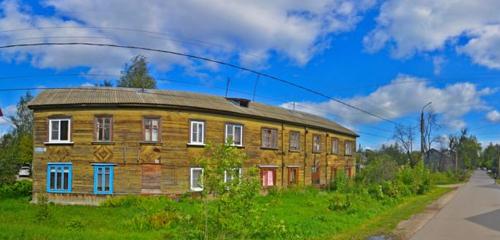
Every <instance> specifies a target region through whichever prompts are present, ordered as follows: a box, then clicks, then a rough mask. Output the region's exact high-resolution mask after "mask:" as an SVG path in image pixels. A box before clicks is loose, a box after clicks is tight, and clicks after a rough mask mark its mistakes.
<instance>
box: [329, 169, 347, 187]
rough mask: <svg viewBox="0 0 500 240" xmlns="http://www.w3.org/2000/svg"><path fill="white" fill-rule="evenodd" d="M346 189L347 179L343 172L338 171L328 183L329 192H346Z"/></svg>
mask: <svg viewBox="0 0 500 240" xmlns="http://www.w3.org/2000/svg"><path fill="white" fill-rule="evenodd" d="M348 188H349V178H348V177H347V175H346V174H345V172H344V171H339V172H338V173H337V174H336V175H335V177H334V178H333V180H332V182H331V183H330V190H332V191H336V192H347V190H348Z"/></svg>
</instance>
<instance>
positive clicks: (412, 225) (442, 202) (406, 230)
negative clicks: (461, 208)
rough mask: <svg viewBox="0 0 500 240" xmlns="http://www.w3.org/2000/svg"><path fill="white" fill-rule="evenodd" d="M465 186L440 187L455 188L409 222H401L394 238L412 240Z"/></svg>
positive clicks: (394, 232)
mask: <svg viewBox="0 0 500 240" xmlns="http://www.w3.org/2000/svg"><path fill="white" fill-rule="evenodd" d="M464 185H465V183H463V184H454V185H450V186H439V187H450V188H453V190H451V191H450V192H447V193H445V194H444V195H443V196H441V197H440V198H439V199H437V200H436V201H434V202H432V203H431V204H429V205H428V206H427V207H426V208H425V210H424V211H422V212H421V213H417V214H415V215H413V216H411V217H410V218H409V219H408V220H404V221H401V222H400V223H399V224H398V225H397V227H396V229H395V230H394V231H393V236H394V237H396V239H401V240H407V239H410V238H411V237H412V236H413V235H415V233H417V232H418V231H419V230H420V229H422V228H423V227H424V226H425V225H426V224H427V223H429V221H431V220H432V219H433V218H434V217H435V216H436V215H437V214H438V213H439V211H441V209H443V208H444V207H445V206H446V204H448V203H449V202H450V201H451V200H452V199H453V198H454V197H455V195H456V194H457V192H458V191H459V190H460V189H461V188H462V187H463V186H464Z"/></svg>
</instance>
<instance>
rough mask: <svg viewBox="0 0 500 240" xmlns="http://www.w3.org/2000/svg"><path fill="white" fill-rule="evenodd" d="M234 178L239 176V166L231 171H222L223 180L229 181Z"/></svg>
mask: <svg viewBox="0 0 500 240" xmlns="http://www.w3.org/2000/svg"><path fill="white" fill-rule="evenodd" d="M235 178H241V168H236V169H233V170H232V171H231V170H230V171H228V170H225V171H224V182H225V183H228V182H231V181H232V180H233V179H235Z"/></svg>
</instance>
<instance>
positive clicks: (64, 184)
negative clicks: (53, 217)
mask: <svg viewBox="0 0 500 240" xmlns="http://www.w3.org/2000/svg"><path fill="white" fill-rule="evenodd" d="M72 172H73V167H72V164H71V163H49V164H48V165H47V192H49V193H70V192H71V177H72V176H71V175H72Z"/></svg>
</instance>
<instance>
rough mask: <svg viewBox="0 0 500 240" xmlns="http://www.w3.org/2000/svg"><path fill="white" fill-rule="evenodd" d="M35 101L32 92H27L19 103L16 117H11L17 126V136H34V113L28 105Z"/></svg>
mask: <svg viewBox="0 0 500 240" xmlns="http://www.w3.org/2000/svg"><path fill="white" fill-rule="evenodd" d="M32 99H33V95H31V93H30V92H26V94H25V95H24V96H21V99H19V102H18V103H17V111H16V115H15V116H10V117H9V118H10V121H11V122H12V123H13V124H14V126H15V128H16V129H15V131H16V135H18V136H20V135H23V134H29V135H31V134H32V131H33V111H31V109H29V108H28V103H29V102H30V101H31V100H32Z"/></svg>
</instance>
